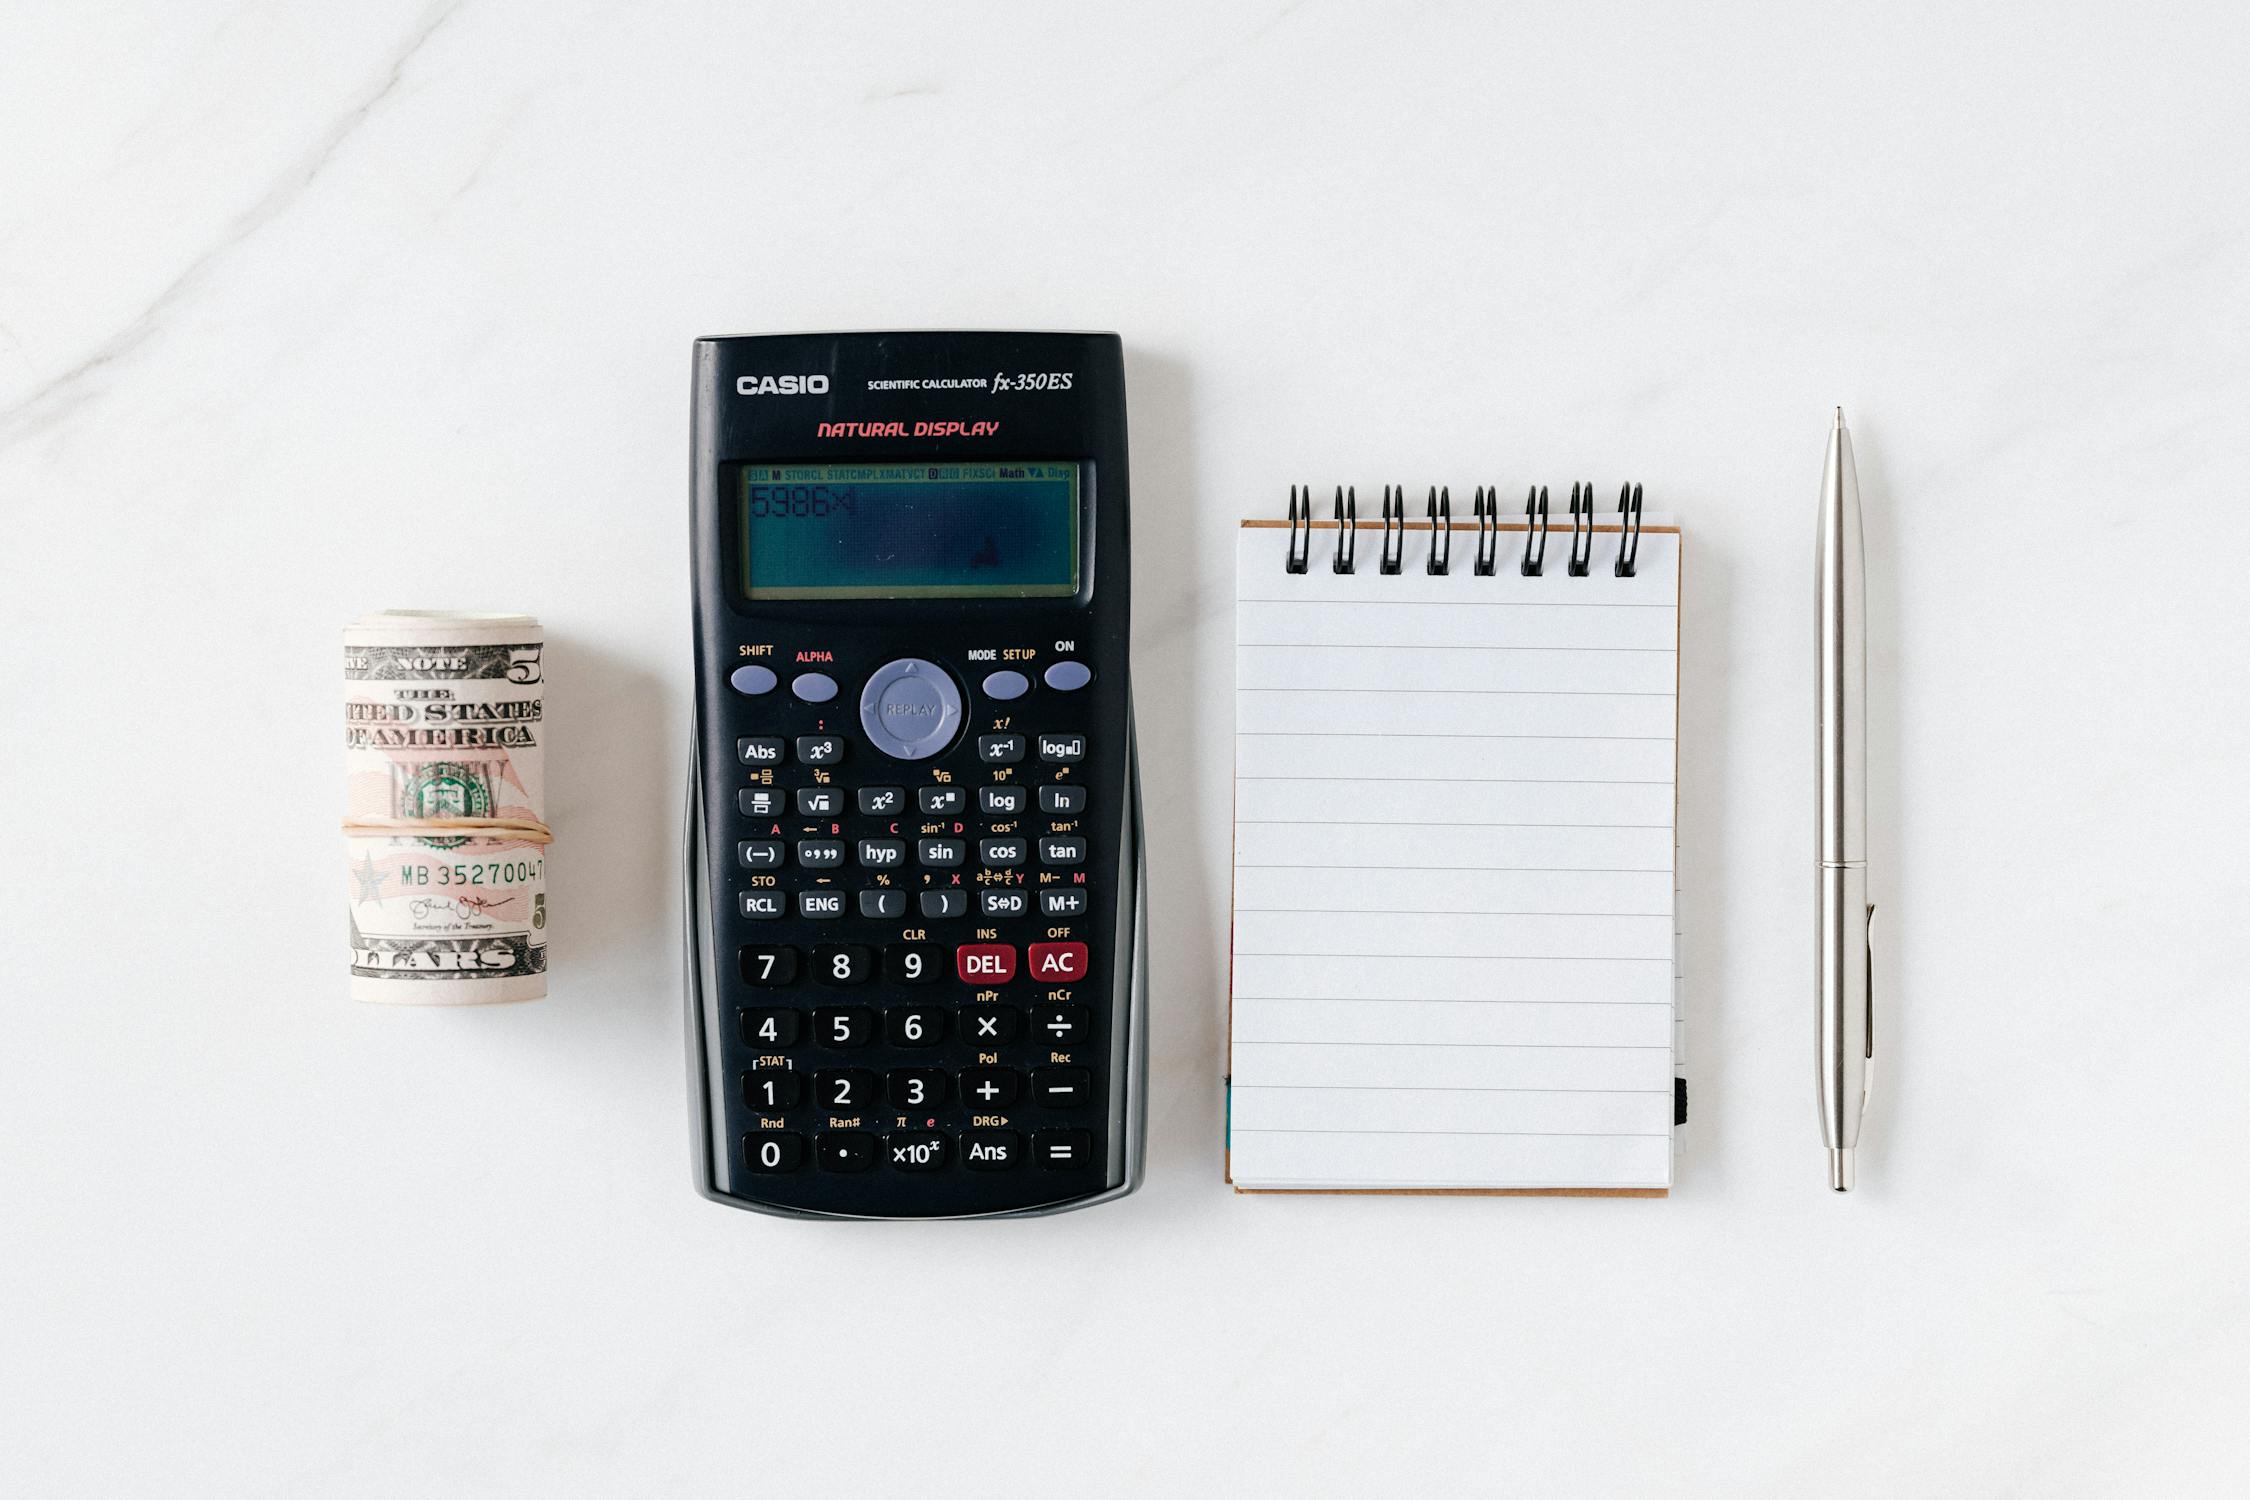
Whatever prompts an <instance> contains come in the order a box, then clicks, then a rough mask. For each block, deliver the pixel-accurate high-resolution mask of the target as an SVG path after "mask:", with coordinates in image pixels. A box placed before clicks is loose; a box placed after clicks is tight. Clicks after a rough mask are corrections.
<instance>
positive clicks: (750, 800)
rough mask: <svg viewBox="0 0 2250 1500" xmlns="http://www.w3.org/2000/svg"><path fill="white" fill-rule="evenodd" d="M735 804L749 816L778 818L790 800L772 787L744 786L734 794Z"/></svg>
mask: <svg viewBox="0 0 2250 1500" xmlns="http://www.w3.org/2000/svg"><path fill="white" fill-rule="evenodd" d="M734 805H735V806H736V807H739V808H741V809H742V814H743V816H744V817H748V818H778V817H780V816H781V815H782V813H783V812H784V811H785V810H786V809H787V807H788V802H787V800H786V799H785V798H784V797H783V796H782V794H781V793H780V792H777V791H775V790H774V789H773V788H771V787H759V786H753V787H744V788H743V789H742V790H741V791H739V792H736V793H735V794H734Z"/></svg>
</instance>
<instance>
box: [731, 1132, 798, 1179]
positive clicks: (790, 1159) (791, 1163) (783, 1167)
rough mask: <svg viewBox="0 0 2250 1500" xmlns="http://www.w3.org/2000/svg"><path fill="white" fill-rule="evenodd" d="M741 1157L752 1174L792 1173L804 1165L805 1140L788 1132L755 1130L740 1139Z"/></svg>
mask: <svg viewBox="0 0 2250 1500" xmlns="http://www.w3.org/2000/svg"><path fill="white" fill-rule="evenodd" d="M742 1155H743V1158H744V1160H745V1163H746V1164H747V1165H748V1166H749V1168H750V1170H751V1171H753V1172H794V1171H796V1170H797V1169H798V1168H799V1167H801V1166H803V1165H804V1164H805V1138H804V1137H803V1136H801V1135H798V1134H796V1133H795V1132H793V1131H788V1130H755V1131H752V1132H751V1133H750V1134H748V1135H746V1136H744V1137H743V1138H742Z"/></svg>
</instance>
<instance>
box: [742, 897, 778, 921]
mask: <svg viewBox="0 0 2250 1500" xmlns="http://www.w3.org/2000/svg"><path fill="white" fill-rule="evenodd" d="M736 902H737V904H738V905H739V906H740V907H741V908H742V914H743V915H744V916H746V917H748V918H749V919H750V920H751V921H753V922H770V921H772V920H773V919H774V918H775V917H778V916H780V915H781V914H782V913H783V912H784V911H786V910H787V909H788V908H787V906H786V905H785V904H784V901H783V898H782V894H781V892H779V891H744V892H743V893H742V894H741V895H740V896H739V897H737V898H736Z"/></svg>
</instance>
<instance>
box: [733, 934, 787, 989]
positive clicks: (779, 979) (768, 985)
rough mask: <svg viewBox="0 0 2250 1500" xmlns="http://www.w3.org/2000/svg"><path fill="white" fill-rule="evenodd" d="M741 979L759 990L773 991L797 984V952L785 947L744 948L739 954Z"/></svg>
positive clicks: (771, 945) (770, 945)
mask: <svg viewBox="0 0 2250 1500" xmlns="http://www.w3.org/2000/svg"><path fill="white" fill-rule="evenodd" d="M740 957H741V960H742V978H743V982H744V983H746V984H754V985H757V986H759V987H760V988H761V989H774V988H777V987H779V986H781V985H785V984H795V983H796V982H797V950H796V949H794V948H791V947H787V946H777V945H773V944H760V945H758V946H756V947H752V948H745V949H743V950H742V952H741V954H740Z"/></svg>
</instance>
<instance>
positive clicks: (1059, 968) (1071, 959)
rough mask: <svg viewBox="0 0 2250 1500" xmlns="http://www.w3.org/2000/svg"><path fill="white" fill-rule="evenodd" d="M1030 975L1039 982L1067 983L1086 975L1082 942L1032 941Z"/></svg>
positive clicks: (1084, 951) (1084, 950) (1084, 946)
mask: <svg viewBox="0 0 2250 1500" xmlns="http://www.w3.org/2000/svg"><path fill="white" fill-rule="evenodd" d="M1031 977H1032V978H1033V979H1035V980H1037V981H1038V982H1039V983H1041V984H1069V983H1070V982H1071V981H1072V980H1076V979H1084V978H1085V977H1086V945H1085V944H1084V943H1033V944H1032V945H1031Z"/></svg>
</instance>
